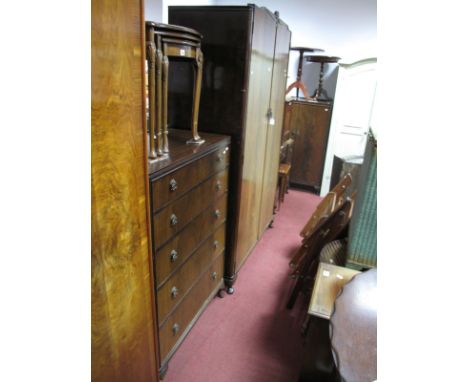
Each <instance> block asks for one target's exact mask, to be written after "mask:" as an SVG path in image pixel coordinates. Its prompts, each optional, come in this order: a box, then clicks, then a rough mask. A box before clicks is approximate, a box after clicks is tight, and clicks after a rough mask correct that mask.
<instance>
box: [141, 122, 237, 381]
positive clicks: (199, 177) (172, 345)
mask: <svg viewBox="0 0 468 382" xmlns="http://www.w3.org/2000/svg"><path fill="white" fill-rule="evenodd" d="M189 134H191V133H190V132H189V131H185V130H175V131H173V130H171V131H170V134H169V141H168V143H169V145H170V146H171V148H172V149H171V151H170V153H169V156H168V158H167V159H164V160H158V161H155V162H153V163H154V166H153V170H154V172H152V173H151V174H150V185H151V189H152V192H151V195H152V200H151V203H152V208H151V211H152V213H153V215H152V218H153V219H152V228H153V240H152V242H153V245H152V247H153V256H154V259H155V260H154V264H155V274H156V280H155V285H154V287H155V289H157V293H156V304H157V325H158V328H159V330H160V335H159V346H160V347H159V349H160V350H161V356H160V365H161V366H160V369H159V372H160V375H161V378H162V377H163V376H164V373H165V371H166V370H167V367H168V363H169V360H170V357H171V356H172V354H174V352H175V351H176V350H177V348H178V346H179V345H180V344H181V342H182V341H183V339H184V338H185V336H186V335H187V333H188V331H189V330H190V328H191V327H192V326H193V324H194V323H195V321H196V320H197V318H198V317H199V316H200V314H202V312H203V310H204V308H205V307H206V305H207V303H208V300H209V298H208V297H210V296H211V297H212V296H213V295H214V294H215V293H218V292H220V291H221V288H222V287H223V286H224V281H223V278H222V276H223V266H224V251H225V241H226V240H225V238H226V225H225V222H226V219H227V197H228V181H229V153H230V150H229V149H230V146H229V144H230V138H229V137H227V136H219V135H216V136H215V135H212V134H207V139H206V141H205V142H204V143H203V144H201V145H197V146H192V145H187V143H186V140H187V136H190V135H189ZM187 147H190V149H187ZM150 163H151V162H150ZM210 269H211V273H207V272H208V271H209V270H210ZM212 274H214V276H216V277H214V276H213V280H212V281H211V282H208V281H206V280H205V282H204V281H203V279H209V278H210V277H211V275H212ZM204 275H205V276H204ZM206 275H208V276H206ZM201 280H202V281H201ZM214 281H215V282H214ZM169 321H171V324H168V322H169ZM172 321H173V322H172ZM167 325H171V326H170V327H168V326H167Z"/></svg>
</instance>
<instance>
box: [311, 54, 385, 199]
mask: <svg viewBox="0 0 468 382" xmlns="http://www.w3.org/2000/svg"><path fill="white" fill-rule="evenodd" d="M376 74H377V59H375V58H372V59H366V60H360V61H357V62H355V63H352V64H340V66H339V69H338V80H337V87H336V93H335V100H334V105H333V114H332V120H331V126H330V135H329V139H328V146H327V154H326V158H325V168H324V172H323V179H322V188H321V190H320V195H321V196H324V195H326V194H327V192H328V191H329V188H330V179H331V172H332V165H333V157H334V156H335V155H336V156H338V157H358V156H362V155H363V154H364V148H365V145H366V141H367V134H368V132H369V127H370V123H371V115H372V107H373V103H374V97H375V89H376V83H377V76H376Z"/></svg>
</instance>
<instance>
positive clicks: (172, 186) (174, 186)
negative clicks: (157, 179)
mask: <svg viewBox="0 0 468 382" xmlns="http://www.w3.org/2000/svg"><path fill="white" fill-rule="evenodd" d="M169 190H170V191H171V192H174V191H175V190H177V181H176V180H175V179H174V178H172V179H171V180H170V181H169Z"/></svg>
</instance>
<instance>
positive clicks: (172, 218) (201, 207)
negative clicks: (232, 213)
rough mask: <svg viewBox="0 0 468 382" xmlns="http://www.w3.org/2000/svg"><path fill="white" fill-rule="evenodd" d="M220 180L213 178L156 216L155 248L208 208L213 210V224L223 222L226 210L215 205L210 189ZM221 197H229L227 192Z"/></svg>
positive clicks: (154, 221) (154, 226)
mask: <svg viewBox="0 0 468 382" xmlns="http://www.w3.org/2000/svg"><path fill="white" fill-rule="evenodd" d="M218 181H219V180H218V177H217V176H215V177H213V178H211V179H210V180H208V181H207V182H204V183H203V184H201V185H200V186H199V187H197V188H196V189H194V190H193V191H191V192H189V193H188V194H187V195H186V196H184V197H182V198H181V199H180V200H177V201H175V202H174V203H173V204H170V205H169V206H167V207H166V208H164V209H163V210H162V211H160V212H158V213H157V214H156V215H155V216H154V218H153V223H154V224H153V229H154V231H153V234H154V236H153V237H154V242H155V248H158V247H160V246H162V245H163V244H164V243H166V242H167V241H168V240H169V239H171V238H172V237H173V236H175V235H176V234H177V233H179V232H180V231H181V230H182V229H183V228H184V227H185V226H186V225H187V224H189V223H190V222H191V221H192V220H193V219H194V217H196V216H198V215H199V214H200V213H201V212H203V211H206V210H207V209H208V210H210V211H211V215H212V219H209V220H210V221H211V222H212V224H216V222H221V221H223V220H224V219H225V218H226V212H225V210H222V209H220V208H219V207H217V206H216V207H213V202H214V201H215V200H216V199H215V196H214V195H213V194H212V192H211V191H209V190H211V188H213V187H215V184H216V182H218ZM221 199H223V200H224V199H227V194H224V196H221Z"/></svg>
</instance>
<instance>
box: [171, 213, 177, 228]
mask: <svg viewBox="0 0 468 382" xmlns="http://www.w3.org/2000/svg"><path fill="white" fill-rule="evenodd" d="M177 222H178V220H177V216H176V215H175V214H172V215H171V227H174V226H175V225H176V224H177Z"/></svg>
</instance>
